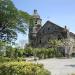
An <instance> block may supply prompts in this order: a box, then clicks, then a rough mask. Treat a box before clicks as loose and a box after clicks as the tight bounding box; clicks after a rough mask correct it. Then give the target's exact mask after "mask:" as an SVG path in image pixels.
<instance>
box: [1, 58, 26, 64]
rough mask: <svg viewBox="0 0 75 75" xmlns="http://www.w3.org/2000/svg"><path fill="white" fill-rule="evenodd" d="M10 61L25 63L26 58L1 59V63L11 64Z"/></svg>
mask: <svg viewBox="0 0 75 75" xmlns="http://www.w3.org/2000/svg"><path fill="white" fill-rule="evenodd" d="M10 61H25V58H22V57H17V58H8V57H0V62H2V63H3V62H10Z"/></svg>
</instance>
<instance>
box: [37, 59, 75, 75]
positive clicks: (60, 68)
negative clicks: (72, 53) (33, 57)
mask: <svg viewBox="0 0 75 75" xmlns="http://www.w3.org/2000/svg"><path fill="white" fill-rule="evenodd" d="M36 62H37V63H42V64H43V65H44V67H45V68H46V69H48V70H49V71H50V72H51V74H52V75H71V74H72V73H74V74H75V58H70V59H56V58H53V59H45V60H38V61H36Z"/></svg>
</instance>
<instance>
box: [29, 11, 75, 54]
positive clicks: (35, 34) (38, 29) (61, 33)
mask: <svg viewBox="0 0 75 75" xmlns="http://www.w3.org/2000/svg"><path fill="white" fill-rule="evenodd" d="M32 17H33V23H34V26H30V27H29V43H30V44H31V45H32V47H34V48H42V47H43V48H49V46H50V45H49V44H48V42H49V40H50V39H51V40H52V39H58V40H60V39H64V40H67V45H68V48H69V49H68V50H69V51H68V50H67V49H66V50H67V52H68V53H70V54H71V53H73V52H74V50H75V46H74V42H75V34H74V33H72V32H69V30H68V29H67V26H65V27H61V26H59V25H57V24H55V23H53V22H51V21H47V22H46V23H45V24H44V25H43V26H42V19H41V18H40V16H39V15H38V13H37V10H34V13H33V15H32ZM67 45H65V48H66V47H67ZM65 52H66V51H65Z"/></svg>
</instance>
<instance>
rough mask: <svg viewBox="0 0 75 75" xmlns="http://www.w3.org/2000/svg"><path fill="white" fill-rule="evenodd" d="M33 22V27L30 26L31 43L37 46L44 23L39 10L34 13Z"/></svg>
mask: <svg viewBox="0 0 75 75" xmlns="http://www.w3.org/2000/svg"><path fill="white" fill-rule="evenodd" d="M31 20H32V22H33V26H31V25H30V26H29V43H30V44H31V45H32V46H35V43H36V42H35V41H36V36H37V32H38V31H39V30H40V28H41V22H42V19H41V18H40V16H39V14H38V12H37V10H34V11H33V14H32V19H31Z"/></svg>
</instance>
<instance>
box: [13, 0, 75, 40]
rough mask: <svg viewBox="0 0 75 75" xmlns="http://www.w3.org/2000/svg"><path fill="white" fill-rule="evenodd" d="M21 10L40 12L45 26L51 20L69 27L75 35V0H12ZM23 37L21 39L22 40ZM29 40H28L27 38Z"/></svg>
mask: <svg viewBox="0 0 75 75" xmlns="http://www.w3.org/2000/svg"><path fill="white" fill-rule="evenodd" d="M12 1H13V2H14V4H15V6H16V7H17V8H18V9H19V10H23V11H26V12H28V13H29V14H32V13H33V10H34V9H37V10H38V13H39V15H40V16H41V18H42V23H43V24H44V23H45V22H46V21H47V20H50V21H52V22H54V23H56V24H58V25H59V26H62V27H64V26H65V25H67V26H68V28H69V29H70V31H72V32H74V33H75V0H12ZM21 38H22V37H19V39H21ZM26 40H27V38H26Z"/></svg>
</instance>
